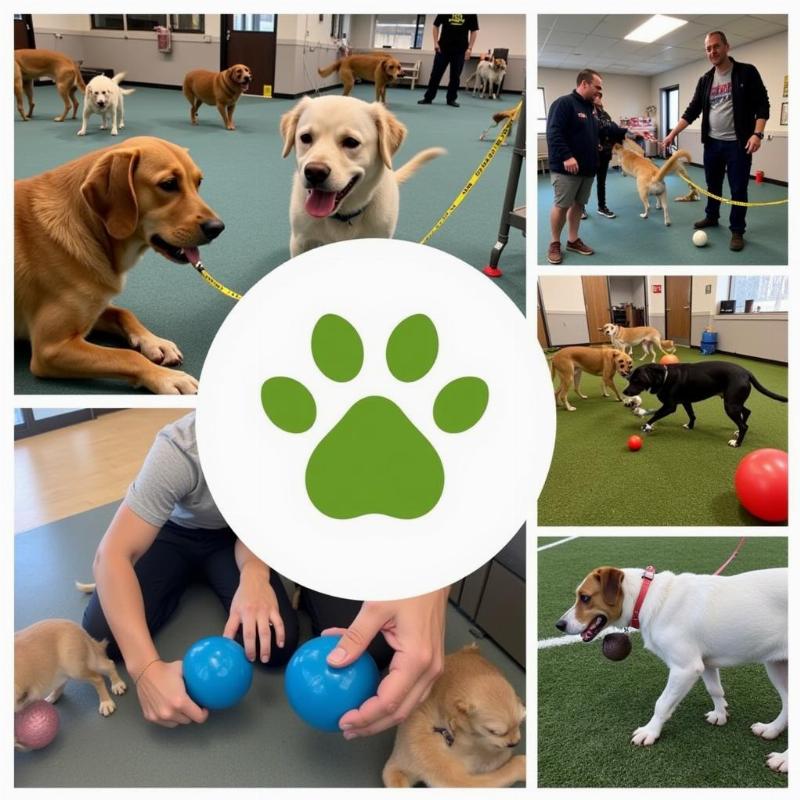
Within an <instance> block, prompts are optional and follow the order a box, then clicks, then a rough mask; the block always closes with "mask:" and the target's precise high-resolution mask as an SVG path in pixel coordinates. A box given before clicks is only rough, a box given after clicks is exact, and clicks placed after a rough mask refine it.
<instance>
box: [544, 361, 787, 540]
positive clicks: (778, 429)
mask: <svg viewBox="0 0 800 800" xmlns="http://www.w3.org/2000/svg"><path fill="white" fill-rule="evenodd" d="M640 355H641V353H640V351H639V350H638V348H637V350H636V351H635V352H634V357H635V358H636V359H638V358H639V356H640ZM677 355H678V356H679V357H680V359H681V361H682V362H690V361H701V360H704V359H705V360H707V359H708V358H709V357H707V356H701V355H700V353H699V351H697V350H689V349H687V348H683V347H681V348H679V349H678V352H677ZM713 358H714V359H719V360H724V361H730V362H733V363H736V364H740V365H741V366H743V367H745V368H746V369H749V370H750V371H751V372H752V373H753V374H754V375H755V376H756V377H757V378H758V380H759V381H760V382H761V383H762V384H763V385H764V386H765V387H766V388H768V389H770V390H771V391H773V392H776V393H778V394H782V395H784V396H787V391H788V387H787V381H788V370H787V368H786V367H784V366H779V365H777V364H771V363H766V362H763V361H754V360H751V359H746V358H738V357H734V356H723V355H714V356H713ZM639 363H640V362H639V361H638V360H637V361H636V364H637V365H638V364H639ZM641 363H644V362H641ZM616 383H617V386H618V388H619V389H620V391H621V390H622V389H623V388H624V387H625V386H626V385H627V384H626V382H625V381H624V379H622V378H620V377H619V376H617V378H616ZM554 385H555V384H554ZM581 390H582V391H583V393H584V394H587V395H589V399H588V400H582V399H581V398H579V397H577V396H576V395H575V393H574V392H571V393H570V402H571V403H572V405H573V406H575V407H576V408H577V411H572V412H568V411H565V410H563V409H561V408H559V409H558V412H557V415H556V424H557V433H556V446H555V451H554V453H553V461H552V464H551V466H550V472H549V474H548V478H547V481H546V483H545V486H544V489H543V490H542V492H541V494H540V495H539V524H540V525H635V526H642V525H752V524H761V523H759V521H758V520H756V519H755V518H754V517H752V516H751V515H750V514H749V513H748V512H746V511H745V510H744V509H743V508H742V507H741V506H740V505H739V502H738V500H737V499H736V495H735V493H734V490H733V475H734V472H735V471H736V467H737V466H738V464H739V461H740V460H741V459H742V458H743V457H744V456H745V455H746V454H747V453H750V452H752V451H753V450H757V449H759V448H762V447H776V448H779V449H781V450H787V449H788V432H787V423H788V410H787V405H786V404H785V403H779V402H777V401H775V400H772V399H770V398H769V397H765V396H764V395H762V394H761V393H760V392H758V391H756V390H755V389H753V390H752V392H751V394H750V397H749V399H748V401H747V407H748V408H750V409H751V410H752V412H753V413H752V416H751V417H750V420H749V424H750V430H749V431H748V433H747V438H746V439H745V442H744V445H743V446H742V447H741V448H734V447H729V446H728V444H727V442H728V439H730V438H731V434H732V433H733V431H734V429H735V426H734V425H733V424H732V422H731V420H730V419H729V418H728V417H727V415H726V414H725V411H724V409H723V407H722V402H721V400H719V399H718V398H711V399H709V400H704V401H703V402H701V403H697V404H695V406H694V410H695V414H696V416H697V422H696V424H695V428H694V430H692V431H689V430H686V429H684V428H683V427H682V426H683V424H684V423H685V422H686V414H685V412H684V411H683V409H682V408H679V409H678V411H676V412H675V413H674V414H672V415H671V416H669V417H666V418H664V419H662V420H660V421H659V422H658V423H656V426H655V430H654V431H653V432H652V433H650V434H641V435H642V436H643V438H644V446H643V447H642V449H641V450H640V451H639V452H636V453H634V452H631V451H629V450H628V448H627V444H626V443H627V440H628V437H629V436H630V435H631V434H639V433H640V430H639V428H640V427H641V424H642V423H641V420H640V418H639V417H636V416H634V415H633V414H632V413H631V412H630V411H628V410H627V409H626V408H624V407H623V406H622V404H621V403H618V402H616V400H612V399H606V398H604V397H603V396H602V389H601V380H600V378H596V377H593V376H591V375H586V374H584V376H583V378H582V380H581ZM642 400H643V401H644V407H645V408H647V409H655V408H658V407H659V405H660V404H659V402H658V400H657V399H656V397H655V396H654V395H651V394H645V395H642Z"/></svg>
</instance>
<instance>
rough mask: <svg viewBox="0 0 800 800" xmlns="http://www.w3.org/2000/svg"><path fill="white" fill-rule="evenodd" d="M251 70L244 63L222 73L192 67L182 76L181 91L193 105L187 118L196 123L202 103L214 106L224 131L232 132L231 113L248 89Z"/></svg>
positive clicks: (251, 77) (233, 129)
mask: <svg viewBox="0 0 800 800" xmlns="http://www.w3.org/2000/svg"><path fill="white" fill-rule="evenodd" d="M252 80H253V73H252V72H251V71H250V67H247V66H245V65H244V64H234V65H233V66H232V67H228V69H225V70H223V71H222V72H210V71H209V70H207V69H193V70H192V71H191V72H187V73H186V77H185V78H184V79H183V94H184V96H185V97H186V99H187V100H188V101H189V105H190V106H191V107H192V109H191V112H190V117H191V120H192V125H197V124H198V123H197V111H198V109H199V108H200V106H201V105H203V103H205V104H206V105H209V106H216V109H217V111H219V115H220V116H221V117H222V123H223V124H224V125H225V127H226V128H227V130H229V131H235V130H236V126H235V125H234V124H233V112H234V110H235V109H236V103H238V102H239V98H240V97H241V96H242V92H246V91H247V90H248V89H249V88H250V81H252Z"/></svg>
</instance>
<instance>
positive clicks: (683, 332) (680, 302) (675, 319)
mask: <svg viewBox="0 0 800 800" xmlns="http://www.w3.org/2000/svg"><path fill="white" fill-rule="evenodd" d="M664 295H665V298H664V301H665V308H664V310H665V312H666V330H665V332H664V333H665V335H666V337H667V338H668V339H672V341H673V342H675V343H676V344H684V345H687V346H688V345H690V344H691V339H692V279H691V277H690V276H688V275H681V276H678V277H671V276H667V277H665V278H664Z"/></svg>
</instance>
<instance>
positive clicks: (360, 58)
mask: <svg viewBox="0 0 800 800" xmlns="http://www.w3.org/2000/svg"><path fill="white" fill-rule="evenodd" d="M337 70H338V72H339V78H340V79H341V81H342V83H343V84H344V94H346V95H348V94H350V92H352V91H353V87H354V86H355V84H356V78H361V79H363V80H365V81H374V83H375V99H376V100H377V101H378V102H379V103H386V84H388V83H394V82H395V81H396V80H397V79H398V78H399V77H400V76H401V75H402V74H403V65H402V64H401V63H400V62H399V61H398V60H397V59H396V58H394V57H393V56H389V55H385V54H382V53H367V54H365V55H357V56H346V57H345V58H340V59H339V60H338V61H336V62H334V63H333V64H331V65H330V66H327V67H323V68H322V69H318V70H317V72H319V74H320V75H321V76H322V77H323V78H327V77H328V75H330V74H331V73H333V72H336V71H337Z"/></svg>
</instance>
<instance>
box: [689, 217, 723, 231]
mask: <svg viewBox="0 0 800 800" xmlns="http://www.w3.org/2000/svg"><path fill="white" fill-rule="evenodd" d="M717 225H719V220H716V219H711V218H710V217H703V219H699V220H697V222H695V224H694V227H695V230H698V231H700V230H702V229H703V228H716V227H717Z"/></svg>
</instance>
